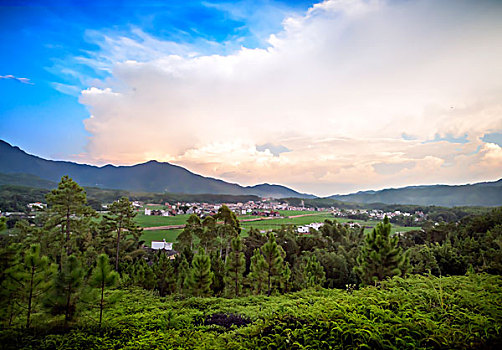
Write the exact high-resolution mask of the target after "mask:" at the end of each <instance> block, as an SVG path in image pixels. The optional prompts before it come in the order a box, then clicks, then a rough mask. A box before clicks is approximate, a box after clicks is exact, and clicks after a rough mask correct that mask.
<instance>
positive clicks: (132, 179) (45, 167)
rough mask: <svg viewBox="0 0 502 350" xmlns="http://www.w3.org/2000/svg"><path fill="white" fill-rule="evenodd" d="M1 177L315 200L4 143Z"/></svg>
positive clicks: (173, 168) (162, 168)
mask: <svg viewBox="0 0 502 350" xmlns="http://www.w3.org/2000/svg"><path fill="white" fill-rule="evenodd" d="M0 173H5V174H13V173H20V174H31V175H36V176H38V177H40V178H42V179H44V180H49V181H55V182H58V181H59V180H60V178H61V176H63V175H69V176H70V177H71V178H73V179H74V180H75V181H76V182H78V183H79V184H81V185H82V186H92V187H99V188H109V189H123V190H128V191H144V192H171V193H187V194H203V193H204V194H205V193H214V194H229V195H256V196H260V197H274V198H280V197H292V196H293V197H299V198H315V197H316V196H314V195H310V194H305V193H300V192H297V191H295V190H292V189H290V188H288V187H286V186H282V185H270V184H258V185H254V186H241V185H239V184H236V183H229V182H226V181H223V180H220V179H215V178H212V177H205V176H202V175H198V174H195V173H192V172H191V171H189V170H188V169H185V168H183V167H181V166H179V165H174V164H170V163H167V162H159V161H156V160H150V161H147V162H144V163H139V164H135V165H130V166H123V165H121V166H116V165H112V164H106V165H103V166H101V167H98V166H95V165H88V164H80V163H75V162H70V161H56V160H48V159H44V158H41V157H38V156H35V155H31V154H28V153H27V152H25V151H23V150H22V149H21V148H19V147H17V146H12V145H10V144H9V143H7V142H5V141H3V140H0Z"/></svg>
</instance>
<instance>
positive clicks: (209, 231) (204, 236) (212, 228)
mask: <svg viewBox="0 0 502 350" xmlns="http://www.w3.org/2000/svg"><path fill="white" fill-rule="evenodd" d="M217 236H218V232H217V230H216V220H215V218H214V217H212V216H206V217H205V218H204V220H202V230H201V231H200V236H199V239H200V245H201V246H203V247H204V250H205V251H206V253H209V252H210V251H213V249H214V246H215V242H216V237H217Z"/></svg>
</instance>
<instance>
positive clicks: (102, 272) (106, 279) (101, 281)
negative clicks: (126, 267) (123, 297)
mask: <svg viewBox="0 0 502 350" xmlns="http://www.w3.org/2000/svg"><path fill="white" fill-rule="evenodd" d="M109 260H110V259H109V258H108V255H106V254H101V255H100V256H98V258H97V261H96V267H95V268H94V269H93V270H92V274H91V278H90V279H89V285H90V286H91V287H93V288H99V291H100V299H99V326H100V327H101V323H102V320H103V310H104V309H105V306H106V302H105V294H104V293H105V288H107V287H108V288H109V287H114V286H116V285H117V283H118V280H119V274H118V273H117V272H115V271H112V268H111V266H110V261H109Z"/></svg>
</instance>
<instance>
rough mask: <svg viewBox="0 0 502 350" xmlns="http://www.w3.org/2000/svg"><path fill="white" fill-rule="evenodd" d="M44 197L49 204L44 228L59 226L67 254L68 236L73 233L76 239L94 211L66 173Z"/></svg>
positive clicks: (87, 224) (84, 228) (78, 187)
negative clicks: (47, 218)
mask: <svg viewBox="0 0 502 350" xmlns="http://www.w3.org/2000/svg"><path fill="white" fill-rule="evenodd" d="M46 199H47V204H48V206H49V208H48V214H49V220H48V221H47V227H46V228H47V229H52V228H54V227H58V226H59V227H60V230H61V237H62V239H63V241H64V242H63V244H62V246H63V247H64V249H65V250H66V255H67V256H68V255H70V254H71V252H72V247H71V241H70V238H71V237H72V235H73V236H74V239H77V238H78V237H77V236H78V235H80V234H82V232H83V231H85V230H86V229H87V228H88V226H89V222H90V221H89V220H88V219H89V218H90V217H92V216H95V215H96V212H95V211H94V210H93V209H92V208H90V207H88V206H87V205H86V202H87V199H86V194H85V191H84V189H83V188H82V187H80V186H79V185H78V184H77V183H76V182H75V181H73V180H72V179H71V178H70V177H68V176H67V175H66V176H63V177H62V178H61V181H60V182H59V184H58V188H56V189H54V190H52V191H51V192H50V193H48V194H47V196H46ZM86 219H87V220H86ZM57 260H59V261H58V263H59V267H60V269H61V257H57Z"/></svg>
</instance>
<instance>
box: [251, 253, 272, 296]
mask: <svg viewBox="0 0 502 350" xmlns="http://www.w3.org/2000/svg"><path fill="white" fill-rule="evenodd" d="M247 282H248V285H249V286H250V288H251V290H252V292H253V294H261V293H263V291H264V290H266V289H265V288H266V285H267V265H266V262H265V258H264V257H263V255H262V254H261V253H260V250H259V249H258V248H256V249H255V250H254V254H253V256H252V257H251V266H250V270H249V275H248V277H247Z"/></svg>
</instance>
